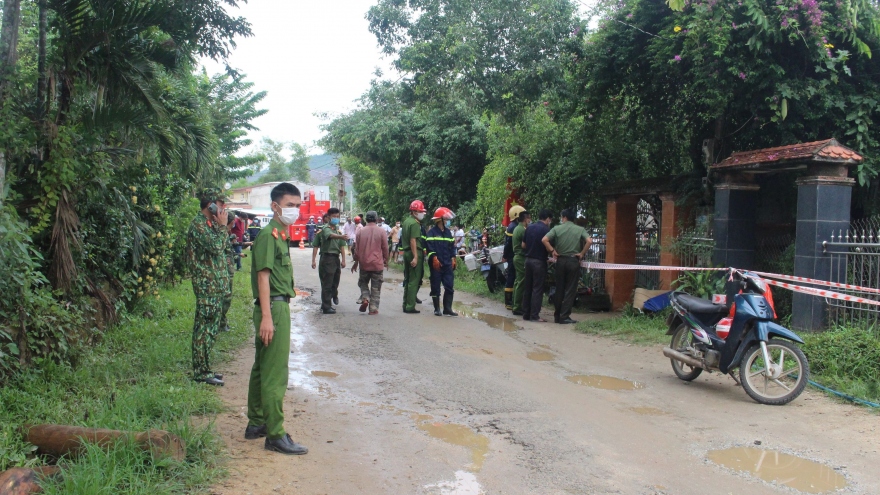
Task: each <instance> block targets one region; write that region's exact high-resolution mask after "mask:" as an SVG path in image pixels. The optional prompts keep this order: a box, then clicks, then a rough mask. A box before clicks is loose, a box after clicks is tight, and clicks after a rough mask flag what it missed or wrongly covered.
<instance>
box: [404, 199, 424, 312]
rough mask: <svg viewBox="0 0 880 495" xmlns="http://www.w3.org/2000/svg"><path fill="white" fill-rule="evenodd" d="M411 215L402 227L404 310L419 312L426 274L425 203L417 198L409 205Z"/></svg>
mask: <svg viewBox="0 0 880 495" xmlns="http://www.w3.org/2000/svg"><path fill="white" fill-rule="evenodd" d="M409 212H410V216H409V218H407V219H406V220H404V221H403V226H402V227H401V229H400V246H401V250H402V251H403V280H404V287H403V312H404V313H410V314H414V313H419V312H420V311H419V310H417V309H416V296H417V295H418V292H419V287H420V286H421V285H422V277H423V276H424V274H425V265H424V263H425V257H424V255H423V254H422V246H421V240H422V223H421V222H422V219H423V218H425V205H424V203H422V202H421V201H420V200H418V199H417V200H415V201H413V202H412V203H410V205H409Z"/></svg>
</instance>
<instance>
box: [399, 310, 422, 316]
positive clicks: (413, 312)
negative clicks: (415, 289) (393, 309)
mask: <svg viewBox="0 0 880 495" xmlns="http://www.w3.org/2000/svg"><path fill="white" fill-rule="evenodd" d="M403 312H404V313H406V314H408V315H417V314H419V313H421V311H419V310H417V309H409V310H407V309H404V310H403Z"/></svg>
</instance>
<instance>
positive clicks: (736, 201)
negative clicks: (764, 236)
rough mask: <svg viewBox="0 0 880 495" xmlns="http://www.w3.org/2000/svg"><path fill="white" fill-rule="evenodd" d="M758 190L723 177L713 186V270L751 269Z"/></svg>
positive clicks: (741, 180) (753, 253)
mask: <svg viewBox="0 0 880 495" xmlns="http://www.w3.org/2000/svg"><path fill="white" fill-rule="evenodd" d="M759 189H760V188H759V186H758V185H757V184H753V183H751V182H747V181H746V179H745V178H740V177H726V178H725V180H724V181H722V182H721V183H720V184H717V185H716V186H715V219H714V229H713V230H714V232H715V252H714V253H713V255H712V263H714V264H715V265H716V266H722V267H734V268H754V267H753V265H754V261H755V219H756V218H757V212H758V190H759Z"/></svg>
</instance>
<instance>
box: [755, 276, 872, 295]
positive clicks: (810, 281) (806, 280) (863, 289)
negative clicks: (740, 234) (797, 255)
mask: <svg viewBox="0 0 880 495" xmlns="http://www.w3.org/2000/svg"><path fill="white" fill-rule="evenodd" d="M749 271H751V270H749ZM751 272H752V273H754V274H756V275H760V276H762V277H767V278H775V279H777V280H787V281H789V282H803V283H806V284H813V285H822V286H825V287H836V288H838V289H847V290H854V291H858V292H868V293H871V294H880V289H874V288H872V287H861V286H858V285H850V284H843V283H840V282H828V281H825V280H816V279H814V278H807V277H795V276H794V275H780V274H778V273H766V272H755V271H751Z"/></svg>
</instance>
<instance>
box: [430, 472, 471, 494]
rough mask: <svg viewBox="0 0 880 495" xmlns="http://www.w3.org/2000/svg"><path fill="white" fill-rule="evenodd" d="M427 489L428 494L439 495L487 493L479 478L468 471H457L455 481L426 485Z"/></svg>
mask: <svg viewBox="0 0 880 495" xmlns="http://www.w3.org/2000/svg"><path fill="white" fill-rule="evenodd" d="M425 489H426V490H428V493H436V494H438V495H483V494H484V493H486V492H484V491H483V487H481V486H480V483H479V482H478V481H477V477H476V476H475V475H474V474H473V473H469V472H467V471H456V472H455V481H442V482H440V483H437V484H435V485H426V486H425Z"/></svg>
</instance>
